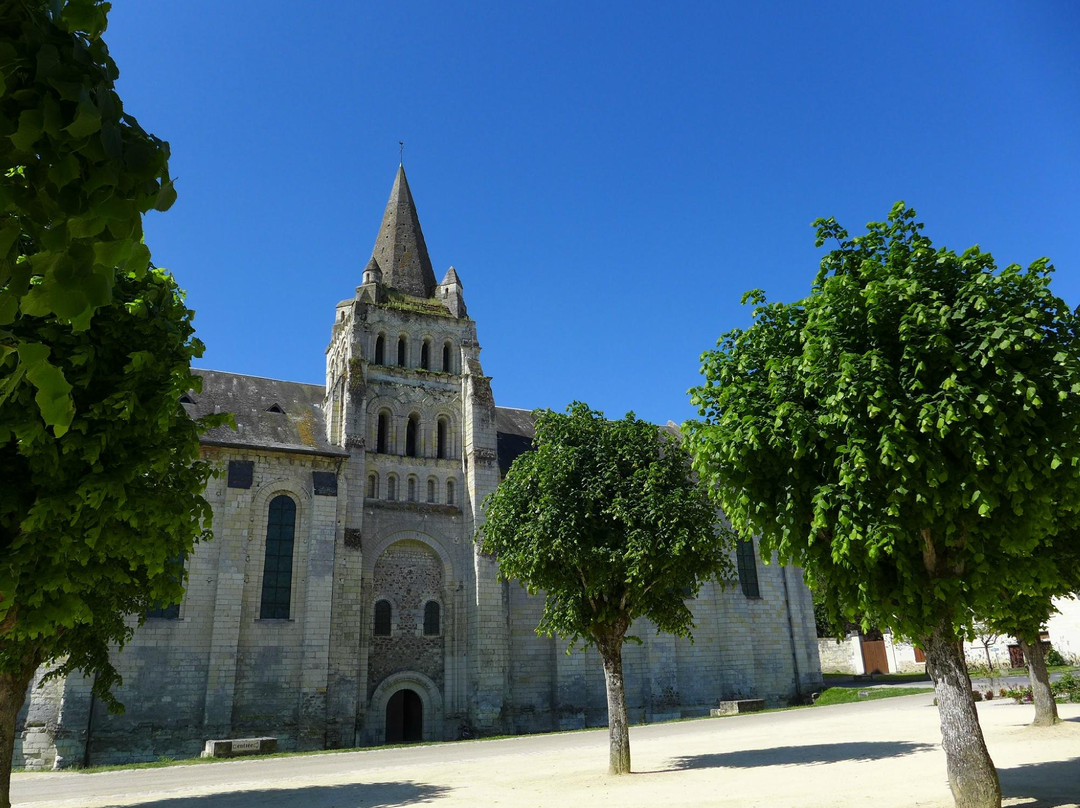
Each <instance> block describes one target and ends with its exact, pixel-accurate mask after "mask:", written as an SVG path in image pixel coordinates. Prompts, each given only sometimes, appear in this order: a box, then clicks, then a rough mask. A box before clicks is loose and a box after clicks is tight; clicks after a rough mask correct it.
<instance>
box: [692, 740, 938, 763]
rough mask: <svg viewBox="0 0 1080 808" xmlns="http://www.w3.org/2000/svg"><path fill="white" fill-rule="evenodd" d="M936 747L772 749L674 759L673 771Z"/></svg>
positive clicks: (869, 744) (871, 756)
mask: <svg viewBox="0 0 1080 808" xmlns="http://www.w3.org/2000/svg"><path fill="white" fill-rule="evenodd" d="M937 748H938V747H937V746H936V745H934V744H928V743H909V742H907V741H866V742H862V743H822V744H812V745H809V746H774V747H769V748H767V749H740V750H739V751H737V752H718V753H715V754H707V755H691V756H689V757H680V758H674V759H673V760H672V768H674V769H722V768H732V769H750V768H755V767H758V766H802V765H807V764H815V763H839V762H840V761H845V760H884V759H885V758H892V757H900V756H901V755H913V754H915V753H917V752H930V751H933V750H936V749H937Z"/></svg>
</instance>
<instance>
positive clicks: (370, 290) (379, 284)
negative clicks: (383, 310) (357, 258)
mask: <svg viewBox="0 0 1080 808" xmlns="http://www.w3.org/2000/svg"><path fill="white" fill-rule="evenodd" d="M356 296H357V297H358V298H359V299H360V300H364V301H367V302H369V303H379V302H381V301H382V299H383V297H384V294H383V273H382V268H381V267H380V266H379V262H378V261H376V260H375V256H374V255H373V256H371V260H370V261H368V264H367V266H366V267H365V268H364V282H363V283H362V284H361V285H360V286H357V287H356Z"/></svg>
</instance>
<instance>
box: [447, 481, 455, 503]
mask: <svg viewBox="0 0 1080 808" xmlns="http://www.w3.org/2000/svg"><path fill="white" fill-rule="evenodd" d="M446 504H447V505H453V504H454V481H453V480H447V481H446Z"/></svg>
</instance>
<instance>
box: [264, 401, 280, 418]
mask: <svg viewBox="0 0 1080 808" xmlns="http://www.w3.org/2000/svg"><path fill="white" fill-rule="evenodd" d="M266 411H267V412H273V413H276V414H277V415H284V414H285V410H283V409H281V405H280V404H278V403H277V402H276V401H275V402H274V403H273V404H271V405H270V406H269V407H267V408H266Z"/></svg>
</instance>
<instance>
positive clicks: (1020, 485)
mask: <svg viewBox="0 0 1080 808" xmlns="http://www.w3.org/2000/svg"><path fill="white" fill-rule="evenodd" d="M914 217H915V213H914V211H912V210H910V209H908V208H906V207H905V206H904V205H903V203H899V204H897V205H896V206H895V207H894V208H893V210H892V212H891V213H890V215H889V218H888V221H887V222H883V223H871V224H870V225H869V226H868V232H867V233H866V234H865V235H862V236H858V237H855V238H851V237H849V235H848V233H847V232H846V231H845V230H843V229H842V228H841V227H840V226H839V225H838V224H837V223H836V222H835V221H834V220H832V219H829V220H818V221H817V222H815V226H816V227H817V244H818V246H821V245H823V244H824V243H825V242H826V241H827V240H829V239H835V240H836V241H837V242H838V247H837V248H836V249H834V250H832V251H831V252H829V253H828V254H827V255H826V256H825V257H824V258H823V260H822V262H821V268H820V271H819V272H818V274H817V277H816V279H815V281H814V284H813V286H812V288H811V291H810V294H809V296H808V297H806V298H805V299H803V300H800V301H798V302H796V303H791V304H782V303H767V302H766V300H765V297H764V295H763V294H762V293H761V292H754V293H750V294H749V295H748V297H749V298H750V299H751V300H752V301H753V302H754V304H755V307H754V310H753V318H754V319H753V323H752V325H751V326H750V327H749V328H747V329H745V330H734V331H731V332H729V333H727V334H725V335H724V336H723V337H722V338H721V339H720V342H719V346H718V349H717V350H714V351H710V352H707V353H706V354H705V355H704V356H703V367H702V372H703V374H704V375H705V378H706V383H705V385H704V386H702V387H698V388H696V389H695V390H692V391H691V396H692V401H693V403H694V404H695V405H696V406H697V407H698V409H699V412H700V414H701V416H702V420H699V421H696V422H690V423H688V424H686V426H685V432H686V434H687V436H688V447H689V449H690V451H691V453H692V454H693V456H694V466H695V468H696V469H697V470H698V472H699V473H700V474H701V476H702V478H703V479H704V480H705V481H707V482H708V484H709V486H710V490H712V491H714V492H715V495H716V497H717V500H718V502H719V503H720V504H721V506H722V507H723V509H724V511H725V513H726V514H727V515H728V517H729V518H730V520H731V522H732V525H733V526H734V527H735V529H736V530H737V531H739V532H740V533H743V534H749V533H760V535H761V537H762V539H761V541H762V546H763V548H764V549H763V554H766V553H768V552H770V551H775V552H776V553H777V554H778V556H779V558H780V560H781V561H782V562H788V563H796V564H800V565H802V566H803V567H804V568H805V569H806V571H807V574H808V577H809V582H810V585H811V588H822V589H824V590H825V591H828V592H830V593H831V594H832V595H833V596H834V598H835V604H836V605H835V608H836V609H837V611H839V612H840V613H842V614H845V615H848V616H853V615H856V614H860V615H863V616H864V619H865V620H869V621H870V622H872V623H873V624H875V625H877V626H879V627H881V628H886V627H887V628H891V629H892V631H893V633H894V634H897V635H899V636H903V637H910V638H912V639H914V640H915V642H916V643H917V644H918V645H919V646H921V647H922V648H923V650H924V651H925V653H926V659H927V670H928V672H929V673H930V675H931V676H932V677H933V679H934V682H935V689H936V693H937V698H938V705H939V711H940V716H941V730H942V737H943V746H944V748H945V752H946V757H947V762H948V774H949V783H950V785H951V787H952V791H953V795H954V798H955V800H956V803H957V805H959V806H962V807H963V808H969V807H971V808H974V807H975V806H978V807H979V808H984V807H987V806H998V805H1000V802H1001V789H1000V786H999V783H998V778H997V772H996V770H995V769H994V767H993V763H992V762H991V760H990V757H989V755H988V754H987V751H986V746H985V743H984V742H983V738H982V731H981V729H980V727H979V724H978V717H977V714H976V711H975V706H974V703H973V701H972V697H971V687H970V679H969V678H968V674H967V669H966V667H965V664H964V656H963V651H962V646H961V641H962V640H963V638H964V637H965V635H967V634H969V633H970V630H971V620H972V615H973V614H983V615H985V614H987V613H988V611H989V610H990V607H991V606H992V604H993V603H994V602H995V601H996V600H997V599H998V598H999V596H1000V587H1001V584H1002V581H1003V580H1006V579H1007V580H1008V582H1009V584H1008V585H1009V586H1010V587H1011V588H1012V589H1013V591H1015V592H1017V593H1037V592H1040V591H1042V589H1041V587H1042V583H1041V581H1040V575H1041V574H1042V571H1043V568H1044V567H1045V566H1046V564H1045V562H1044V560H1043V559H1041V558H1040V554H1041V553H1042V552H1043V551H1044V550H1049V551H1052V550H1053V539H1054V536H1055V534H1056V533H1058V531H1059V530H1060V529H1061V528H1060V526H1061V525H1062V524H1064V523H1066V522H1067V521H1069V520H1071V519H1072V518H1073V516H1074V515H1073V514H1072V513H1070V511H1072V510H1073V509H1075V508H1076V507H1077V504H1078V503H1080V341H1078V339H1077V325H1078V323H1077V318H1076V316H1075V315H1074V314H1073V312H1072V311H1071V310H1070V309H1069V307H1068V306H1066V305H1065V304H1064V302H1063V301H1061V300H1060V299H1058V298H1057V297H1055V296H1054V295H1053V294H1052V293H1051V292H1050V288H1049V282H1050V276H1051V272H1052V269H1051V267H1050V266H1049V265H1048V263H1047V262H1046V260H1045V259H1041V260H1039V261H1036V262H1035V263H1034V264H1032V266H1031V267H1030V268H1028V269H1027V270H1023V269H1021V268H1020V267H1019V266H1015V265H1012V266H1008V267H1006V268H1004V269H1001V270H998V269H997V268H996V267H995V264H994V261H993V258H992V257H991V256H990V255H989V254H987V253H983V252H981V251H980V250H979V249H978V248H977V247H973V248H971V249H969V250H968V251H967V252H965V253H964V254H963V255H959V256H958V255H956V254H955V253H953V252H951V251H949V250H946V249H934V248H933V246H932V245H931V242H930V241H929V239H927V238H926V237H925V236H923V235H922V234H921V232H920V231H921V229H922V225H921V224H918V223H916V222H915V219H914ZM831 622H833V623H835V622H836V621H835V620H833V621H831Z"/></svg>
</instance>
